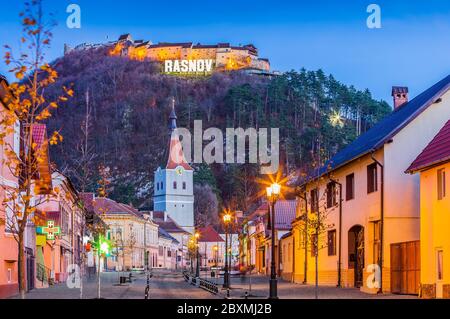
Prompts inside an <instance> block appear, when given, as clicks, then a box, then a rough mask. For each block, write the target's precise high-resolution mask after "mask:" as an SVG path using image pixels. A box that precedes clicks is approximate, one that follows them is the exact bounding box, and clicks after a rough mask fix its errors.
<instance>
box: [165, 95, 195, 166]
mask: <svg viewBox="0 0 450 319" xmlns="http://www.w3.org/2000/svg"><path fill="white" fill-rule="evenodd" d="M169 129H170V131H171V132H172V133H171V136H170V143H169V158H168V160H167V165H166V168H167V169H176V168H177V167H178V166H181V167H183V168H184V169H185V170H187V171H192V170H193V169H192V167H191V166H190V165H189V164H188V162H187V161H186V158H185V157H184V152H183V147H182V145H181V142H180V138H179V135H178V132H177V130H176V129H177V115H176V113H175V99H172V111H171V113H170V116H169Z"/></svg>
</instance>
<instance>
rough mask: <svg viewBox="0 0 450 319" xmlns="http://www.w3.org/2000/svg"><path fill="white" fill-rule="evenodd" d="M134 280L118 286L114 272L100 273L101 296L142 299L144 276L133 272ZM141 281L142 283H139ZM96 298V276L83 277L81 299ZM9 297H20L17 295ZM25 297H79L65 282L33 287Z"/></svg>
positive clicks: (77, 292) (78, 293) (75, 289)
mask: <svg viewBox="0 0 450 319" xmlns="http://www.w3.org/2000/svg"><path fill="white" fill-rule="evenodd" d="M133 275H134V277H133V279H135V281H133V282H132V283H131V284H130V283H127V284H125V285H122V286H119V285H117V283H118V282H119V279H118V276H119V274H118V273H116V272H111V273H108V272H106V273H102V276H101V298H105V299H144V288H143V285H144V278H141V277H142V276H141V275H137V274H133ZM141 282H142V283H141ZM96 298H97V278H96V276H95V275H94V276H92V277H91V278H84V280H83V299H96ZM11 299H20V296H19V295H17V296H15V297H12V298H11ZM26 299H80V289H79V288H72V289H71V288H68V286H67V284H66V283H61V284H56V285H53V286H50V287H49V288H44V289H34V290H32V291H30V292H29V293H28V294H27V295H26Z"/></svg>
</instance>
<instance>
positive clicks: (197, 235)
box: [194, 232, 200, 278]
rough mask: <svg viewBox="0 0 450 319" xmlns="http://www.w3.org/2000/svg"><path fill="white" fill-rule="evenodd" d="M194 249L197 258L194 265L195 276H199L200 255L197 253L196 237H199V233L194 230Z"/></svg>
mask: <svg viewBox="0 0 450 319" xmlns="http://www.w3.org/2000/svg"><path fill="white" fill-rule="evenodd" d="M194 237H195V249H196V253H195V256H196V259H197V265H196V267H195V277H196V278H198V277H200V264H199V259H200V255H199V244H198V239H199V238H200V233H199V232H196V233H195V235H194Z"/></svg>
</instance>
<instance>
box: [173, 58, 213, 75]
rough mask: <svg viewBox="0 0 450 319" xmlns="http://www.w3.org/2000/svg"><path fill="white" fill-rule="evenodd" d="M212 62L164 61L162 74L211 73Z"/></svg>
mask: <svg viewBox="0 0 450 319" xmlns="http://www.w3.org/2000/svg"><path fill="white" fill-rule="evenodd" d="M213 65H214V60H165V61H164V73H211V72H212V70H213Z"/></svg>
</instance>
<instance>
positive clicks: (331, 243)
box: [328, 230, 336, 256]
mask: <svg viewBox="0 0 450 319" xmlns="http://www.w3.org/2000/svg"><path fill="white" fill-rule="evenodd" d="M328 256H336V230H330V231H329V232H328Z"/></svg>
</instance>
